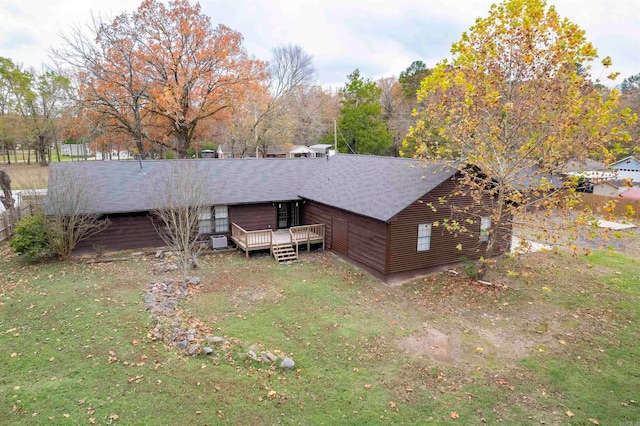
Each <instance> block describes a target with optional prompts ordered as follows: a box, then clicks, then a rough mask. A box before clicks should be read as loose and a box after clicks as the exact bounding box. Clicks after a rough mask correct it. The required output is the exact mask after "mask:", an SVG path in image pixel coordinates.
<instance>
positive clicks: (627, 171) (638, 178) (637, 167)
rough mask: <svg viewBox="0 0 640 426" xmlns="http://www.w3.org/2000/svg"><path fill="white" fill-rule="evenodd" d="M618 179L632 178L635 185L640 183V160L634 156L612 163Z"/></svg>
mask: <svg viewBox="0 0 640 426" xmlns="http://www.w3.org/2000/svg"><path fill="white" fill-rule="evenodd" d="M611 168H612V169H613V171H614V172H616V173H617V178H618V179H630V180H631V181H632V182H633V184H634V185H636V186H637V185H640V161H638V160H637V159H636V158H634V157H626V158H623V159H622V160H620V161H616V162H615V163H613V164H612V165H611Z"/></svg>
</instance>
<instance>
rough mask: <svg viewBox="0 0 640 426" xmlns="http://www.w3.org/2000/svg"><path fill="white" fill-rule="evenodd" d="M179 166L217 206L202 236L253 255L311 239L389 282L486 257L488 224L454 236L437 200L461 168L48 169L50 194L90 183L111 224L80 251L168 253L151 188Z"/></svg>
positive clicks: (206, 217) (269, 162)
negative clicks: (194, 172) (65, 184)
mask: <svg viewBox="0 0 640 426" xmlns="http://www.w3.org/2000/svg"><path fill="white" fill-rule="evenodd" d="M182 161H186V162H191V163H192V164H196V165H198V166H202V170H203V176H202V178H203V179H204V180H205V182H206V184H207V187H208V188H210V192H209V197H210V198H209V200H208V201H207V204H210V205H211V209H210V210H208V211H206V212H204V213H203V214H202V215H201V217H200V219H201V222H202V223H201V224H200V225H201V232H202V233H203V234H207V235H209V234H211V235H224V236H226V237H228V238H230V239H231V240H233V241H234V242H235V243H236V244H237V245H239V246H240V247H241V248H243V249H245V251H246V253H247V255H248V253H249V251H250V250H252V249H255V248H269V247H271V249H272V250H273V248H274V245H277V244H279V243H278V242H277V241H278V237H276V234H277V233H279V234H280V235H283V234H282V233H284V235H285V236H287V238H288V239H289V242H290V243H292V242H293V241H294V240H295V241H296V243H299V242H300V241H302V242H303V243H304V242H305V238H307V240H306V243H307V245H310V244H311V243H319V242H322V243H323V246H324V247H326V248H327V249H330V250H332V251H333V252H335V253H337V254H339V255H340V256H343V257H344V258H345V259H348V260H349V261H352V262H354V263H356V264H357V265H359V266H361V267H363V268H364V269H366V270H367V271H369V272H371V273H373V274H375V275H376V276H378V277H380V278H382V279H384V280H390V279H394V277H398V276H404V275H407V274H408V275H413V274H417V273H421V272H426V271H428V270H431V269H433V268H438V267H444V266H447V265H452V264H456V263H458V262H459V261H460V260H461V258H462V257H466V258H468V259H478V258H479V257H480V256H481V255H485V256H486V254H485V253H484V249H483V247H485V246H486V241H485V239H484V238H481V237H479V235H480V234H481V232H480V231H481V227H483V228H482V229H484V230H485V231H486V230H488V229H489V227H490V226H491V223H490V220H487V219H488V218H483V220H476V221H475V223H474V224H473V225H471V227H472V228H473V229H474V231H475V232H474V234H475V236H474V235H472V234H471V233H470V234H468V235H464V236H463V235H458V236H454V235H453V234H452V233H450V232H449V231H448V230H446V229H445V227H444V226H441V224H442V223H443V221H444V220H445V219H449V218H451V217H452V212H451V208H450V207H448V206H447V204H444V205H442V204H441V203H440V200H441V199H442V197H447V196H450V195H452V194H453V193H454V192H455V190H456V186H457V177H458V173H459V172H458V171H457V169H455V168H453V167H444V166H443V165H435V164H424V163H422V162H420V161H417V160H410V159H404V158H392V157H376V156H361V155H342V154H338V155H334V156H330V157H326V158H295V159H252V158H245V159H227V160H223V161H207V160H170V161H157V160H148V161H143V162H142V163H141V165H139V164H138V162H108V163H103V162H99V163H97V162H91V163H55V164H52V165H51V177H50V180H49V185H50V188H53V187H56V185H58V183H57V181H58V180H59V179H57V178H56V176H57V174H58V171H65V172H71V173H73V175H74V176H76V180H77V181H79V182H86V184H87V185H92V189H91V191H88V193H89V194H91V197H92V199H91V200H90V202H89V204H88V205H89V206H91V207H90V208H88V210H89V211H88V212H94V213H101V214H103V215H105V216H107V217H108V218H109V219H110V225H109V227H108V228H107V229H106V230H104V231H102V232H100V233H98V234H95V235H93V236H91V237H90V238H89V239H87V240H84V241H82V242H80V243H79V244H78V246H77V247H76V252H83V251H84V252H87V251H91V250H92V249H94V248H95V247H101V248H104V249H108V250H109V249H129V248H142V247H156V246H162V245H163V242H162V240H161V239H160V236H159V235H158V233H157V231H156V229H155V227H154V224H153V217H152V215H151V214H150V211H151V210H152V209H153V208H155V207H157V206H156V204H155V203H157V202H154V201H153V196H152V194H153V191H154V188H153V184H152V182H153V179H154V178H155V177H157V176H162V175H163V174H166V173H168V171H169V170H170V167H173V166H175V165H176V164H180V163H179V162H182ZM185 167H186V165H185ZM470 202H471V201H470V199H469V198H468V197H465V196H463V195H455V196H453V197H452V198H451V200H450V201H449V203H453V204H451V205H454V204H455V205H457V206H459V205H469V203H470ZM477 219H479V218H477ZM439 225H440V226H439ZM475 228H477V229H475ZM499 232H500V235H499V239H498V244H496V245H495V246H494V247H495V251H494V252H493V253H492V254H493V255H499V254H501V253H503V252H506V251H507V250H508V249H509V244H510V240H511V238H510V229H504V230H502V229H501V230H500V231H499ZM289 235H290V237H289ZM311 235H312V237H311ZM318 238H321V240H318ZM265 246H266V247H265ZM296 247H297V244H296Z"/></svg>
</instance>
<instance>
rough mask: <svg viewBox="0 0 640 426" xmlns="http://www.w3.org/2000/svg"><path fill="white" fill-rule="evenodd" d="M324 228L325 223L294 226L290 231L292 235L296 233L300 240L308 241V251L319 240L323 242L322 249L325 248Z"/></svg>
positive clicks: (301, 241) (302, 241)
mask: <svg viewBox="0 0 640 426" xmlns="http://www.w3.org/2000/svg"><path fill="white" fill-rule="evenodd" d="M324 230H325V227H324V223H318V224H314V225H301V226H292V227H291V228H289V232H290V233H291V235H292V236H293V235H295V237H296V239H297V241H298V242H300V243H305V242H306V243H307V251H309V250H310V248H311V244H312V243H317V242H322V249H323V250H324V232H325V231H324Z"/></svg>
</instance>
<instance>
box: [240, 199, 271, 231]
mask: <svg viewBox="0 0 640 426" xmlns="http://www.w3.org/2000/svg"><path fill="white" fill-rule="evenodd" d="M277 219H278V218H277V209H276V205H275V204H273V203H263V204H245V205H237V206H229V221H230V222H233V223H236V224H238V225H239V226H240V227H241V228H243V229H244V230H246V231H257V230H259V229H273V230H274V231H275V230H276V229H278V223H277Z"/></svg>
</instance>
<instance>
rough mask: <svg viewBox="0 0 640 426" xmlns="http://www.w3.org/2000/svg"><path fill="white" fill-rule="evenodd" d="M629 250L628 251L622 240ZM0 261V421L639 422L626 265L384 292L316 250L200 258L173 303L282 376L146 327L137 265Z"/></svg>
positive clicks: (135, 260) (534, 267) (564, 259)
mask: <svg viewBox="0 0 640 426" xmlns="http://www.w3.org/2000/svg"><path fill="white" fill-rule="evenodd" d="M635 238H636V240H635V241H636V242H638V239H637V237H635ZM2 256H3V258H5V259H6V260H5V261H4V262H2V263H1V264H0V348H2V351H0V371H1V372H2V373H1V374H0V424H58V423H70V424H117V423H121V424H279V423H282V424H326V425H334V424H354V425H361V424H425V423H430V422H431V423H453V424H456V423H457V424H483V423H485V422H486V423H487V424H493V423H496V422H499V421H501V422H503V423H505V424H532V425H533V424H536V425H538V424H541V422H544V423H545V424H575V425H584V424H589V422H591V423H592V424H595V423H596V422H597V423H599V424H602V425H606V424H624V423H625V422H627V423H628V422H633V421H638V419H640V408H639V407H638V402H639V400H640V362H639V361H640V346H639V343H638V341H639V337H640V330H639V328H638V323H639V320H640V303H639V302H640V261H639V260H638V259H637V257H635V256H627V255H625V254H622V253H609V252H602V251H596V252H594V254H593V255H591V256H588V257H585V256H573V255H572V254H571V253H566V254H565V253H536V254H532V255H527V256H524V257H521V258H513V259H503V260H501V261H500V262H498V263H497V264H496V265H495V268H494V269H493V270H492V271H490V273H489V274H488V275H489V276H488V277H487V279H488V280H489V281H491V282H492V283H493V284H494V286H491V287H488V286H485V285H482V284H478V283H477V282H473V281H471V280H468V279H466V278H465V277H464V275H463V274H460V275H455V274H452V273H450V272H445V273H441V274H437V275H431V276H428V277H426V278H421V279H418V280H415V281H412V282H410V283H406V284H404V285H402V286H396V287H389V286H386V285H384V284H382V283H380V282H378V281H376V280H374V279H372V278H370V277H368V276H367V275H365V274H362V273H361V272H359V271H358V270H357V269H354V268H353V267H352V266H350V265H348V264H346V263H344V262H342V261H340V260H338V259H336V258H335V257H334V256H332V255H331V254H329V253H312V254H303V257H302V261H301V262H298V263H294V264H291V265H276V264H275V263H274V262H273V260H272V259H270V258H267V257H265V258H256V257H254V258H252V259H250V260H245V259H244V258H243V257H242V256H241V255H238V254H224V255H220V254H210V255H207V256H204V257H203V258H202V269H201V270H200V271H199V272H198V273H199V276H200V277H201V279H202V283H201V285H200V286H199V288H198V289H197V290H196V291H195V292H194V293H193V294H192V295H191V297H190V298H189V299H188V300H187V301H185V302H183V303H182V305H181V308H182V309H183V311H184V313H183V315H184V317H185V318H186V317H191V319H192V320H194V318H197V320H198V321H199V322H201V323H202V324H203V326H206V327H208V328H210V329H211V330H212V331H213V333H214V334H217V335H220V336H226V337H233V338H234V339H240V340H241V341H243V342H246V343H247V344H255V345H258V346H260V347H264V348H265V349H268V350H271V351H281V352H282V353H285V354H289V355H290V356H291V357H292V358H293V359H294V360H295V362H296V368H295V369H294V370H292V371H287V370H281V369H279V368H272V367H269V366H267V365H265V364H261V363H258V362H255V361H251V360H247V359H245V358H243V357H235V358H231V359H226V358H223V359H219V360H216V359H214V358H212V357H210V356H205V355H200V356H196V357H187V356H184V355H182V354H179V353H177V352H176V351H175V350H174V349H173V348H171V347H167V346H165V344H164V343H162V342H158V341H153V340H151V339H150V338H149V337H148V331H149V330H150V329H151V328H152V327H153V318H152V316H151V315H150V314H149V312H147V311H146V310H145V307H144V303H143V298H144V288H145V286H146V284H147V283H148V282H149V281H151V280H157V279H162V278H163V277H164V276H165V275H157V274H155V273H154V272H153V269H154V268H152V267H150V265H151V263H152V256H149V257H148V258H147V257H131V258H130V260H128V261H123V262H114V263H97V264H91V265H90V264H87V263H84V262H81V261H77V262H75V263H51V264H46V265H39V266H25V265H22V264H21V263H20V262H19V261H18V260H17V259H16V258H15V256H13V255H11V254H9V253H8V252H7V251H6V250H4V252H3V253H2Z"/></svg>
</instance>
